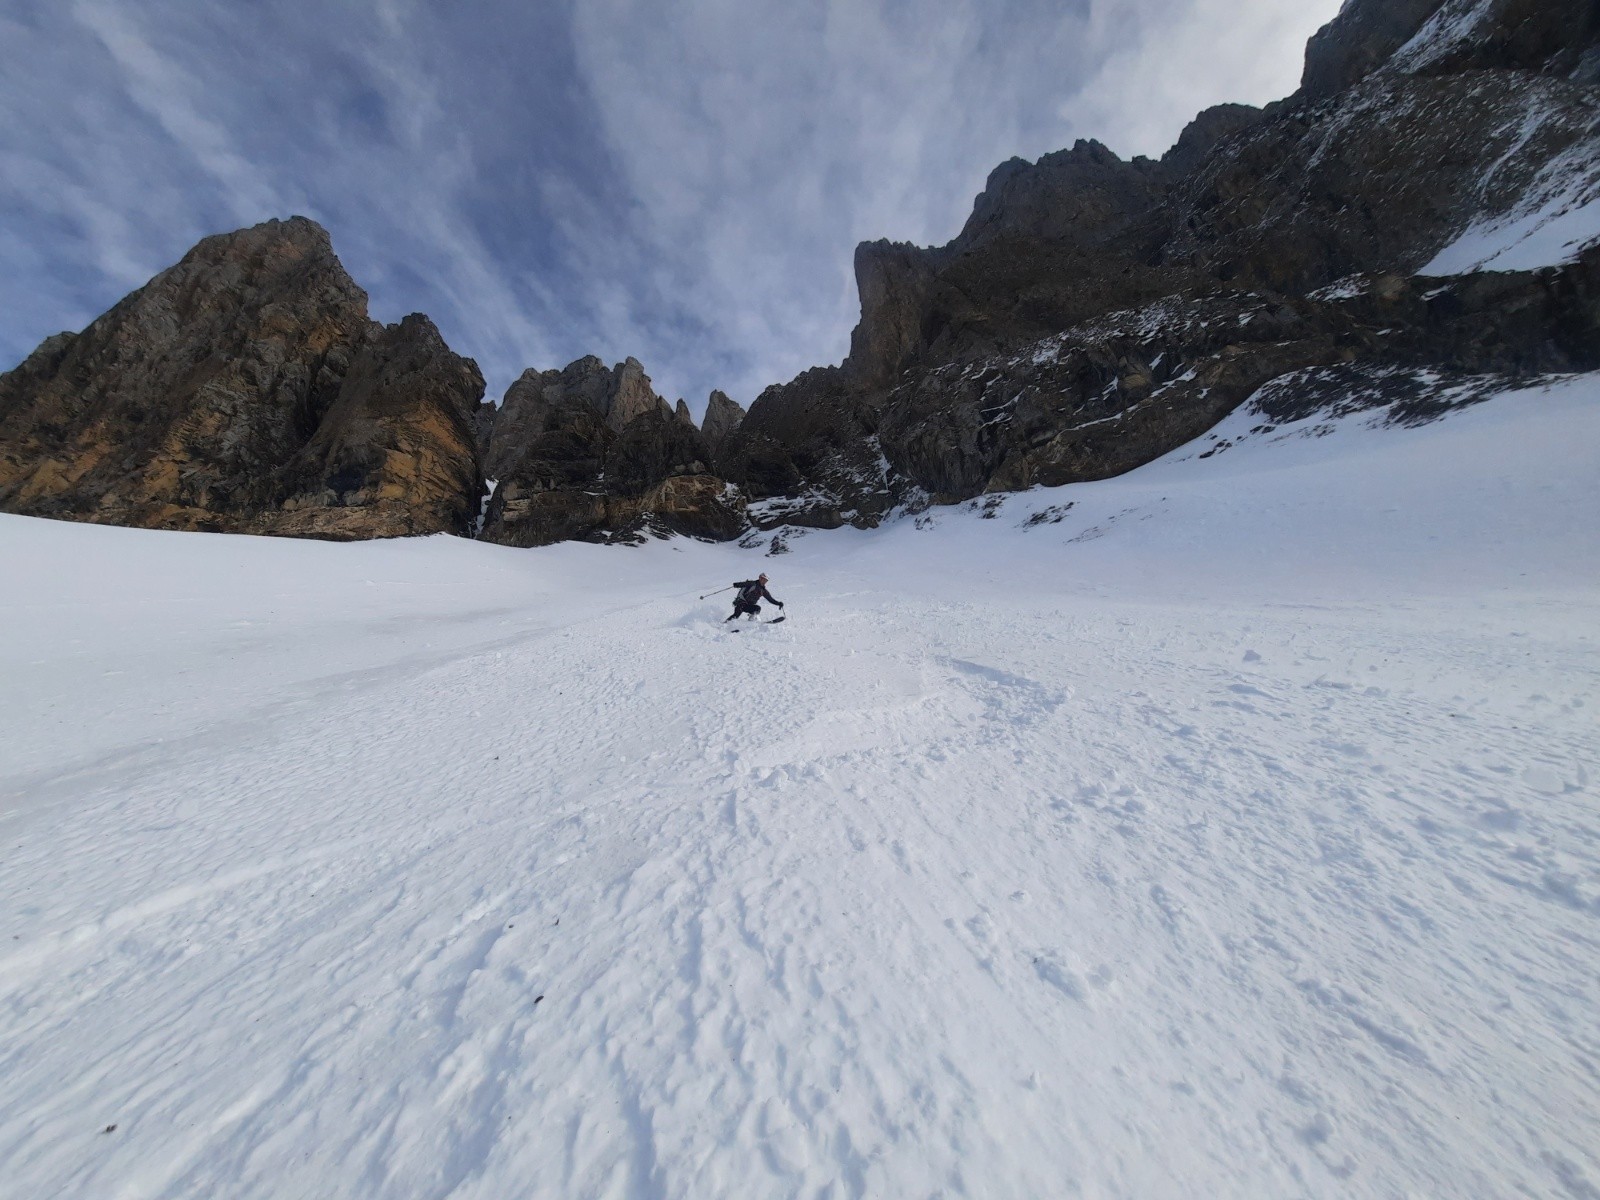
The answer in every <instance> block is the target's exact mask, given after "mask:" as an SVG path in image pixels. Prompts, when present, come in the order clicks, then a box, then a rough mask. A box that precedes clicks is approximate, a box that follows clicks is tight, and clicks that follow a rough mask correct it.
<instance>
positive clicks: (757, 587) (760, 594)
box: [722, 574, 783, 625]
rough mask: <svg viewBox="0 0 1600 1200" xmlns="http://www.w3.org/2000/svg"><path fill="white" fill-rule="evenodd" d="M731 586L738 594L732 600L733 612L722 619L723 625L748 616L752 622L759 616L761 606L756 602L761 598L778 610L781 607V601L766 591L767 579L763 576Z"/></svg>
mask: <svg viewBox="0 0 1600 1200" xmlns="http://www.w3.org/2000/svg"><path fill="white" fill-rule="evenodd" d="M733 586H734V587H736V588H738V589H739V594H738V595H737V596H735V597H734V598H733V612H732V613H731V614H730V615H729V616H726V617H724V618H723V619H722V623H723V624H724V625H726V624H727V623H728V622H729V621H731V620H733V618H734V617H738V616H744V615H748V616H749V617H750V619H751V620H754V619H755V618H756V617H758V616H760V615H761V605H759V604H757V603H756V601H758V600H761V599H763V598H764V599H766V600H770V601H771V602H772V603H773V604H776V605H777V606H778V607H779V608H782V607H783V601H782V600H779V599H778V598H777V597H776V596H774V595H773V594H772V593H771V592H769V591H767V577H766V575H764V574H763V575H758V576H757V577H756V578H754V579H746V580H744V581H742V582H740V583H736V584H734V585H733Z"/></svg>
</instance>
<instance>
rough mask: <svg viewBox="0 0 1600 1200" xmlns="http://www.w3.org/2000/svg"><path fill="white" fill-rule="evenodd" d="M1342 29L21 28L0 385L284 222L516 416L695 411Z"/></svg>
mask: <svg viewBox="0 0 1600 1200" xmlns="http://www.w3.org/2000/svg"><path fill="white" fill-rule="evenodd" d="M1338 7H1339V0H581V2H578V0H454V2H453V3H449V4H445V3H442V2H440V0H432V2H431V3H429V2H426V0H252V2H251V3H208V4H197V3H195V2H194V0H0V104H3V111H4V113H5V120H4V121H0V369H6V368H9V367H10V366H12V365H14V364H15V363H17V362H19V361H21V359H22V358H23V357H25V356H26V355H27V354H28V352H29V351H31V350H32V349H33V347H34V346H35V345H37V344H38V343H39V342H40V341H41V340H43V339H44V338H45V337H46V336H48V335H50V334H52V333H55V332H57V331H59V330H62V329H72V330H76V329H81V328H83V327H84V326H85V325H87V324H88V323H89V322H90V321H91V320H93V319H94V318H95V317H96V316H98V315H99V314H100V313H101V312H103V311H105V310H106V309H107V308H109V307H110V306H111V305H112V304H114V303H115V302H116V301H117V300H119V299H120V298H121V297H122V296H124V295H126V294H127V293H128V292H130V291H132V290H133V289H135V288H137V287H139V286H140V285H142V284H143V283H144V282H145V281H146V280H148V279H149V278H150V277H151V276H152V275H154V274H156V273H157V272H158V271H160V270H162V269H163V268H165V267H167V266H170V265H171V264H172V263H174V262H176V261H177V260H178V259H179V258H181V257H182V256H183V254H184V252H185V251H187V250H188V249H189V247H190V246H192V245H193V244H194V243H195V242H196V241H198V240H199V239H200V238H202V237H204V236H206V235H208V234H211V233H217V232H221V231H224V230H228V229H235V228H240V227H243V226H247V225H253V224H255V223H257V222H259V221H262V220H265V219H267V218H269V217H285V216H289V215H291V214H295V213H299V214H304V215H306V216H309V217H313V218H315V219H316V220H318V221H320V222H321V223H322V224H323V225H325V226H326V227H327V228H328V229H329V231H330V232H331V234H332V237H333V244H334V249H335V250H336V251H337V252H338V253H339V256H340V258H341V259H342V260H343V262H344V264H345V266H346V268H347V269H348V270H349V271H350V274H351V275H352V276H353V277H354V279H355V280H356V282H357V283H359V284H360V285H361V286H362V287H364V288H365V289H366V290H367V292H368V294H369V296H370V297H371V312H372V315H373V316H374V317H375V318H377V319H379V320H383V321H395V320H398V319H399V318H400V317H402V316H403V315H405V314H406V313H408V312H414V311H420V312H425V313H427V314H428V315H429V316H430V317H432V318H433V319H434V321H435V322H436V323H437V324H438V325H439V327H440V329H441V330H442V331H443V333H444V335H445V337H446V339H447V340H448V341H449V343H450V345H451V347H452V348H453V349H455V350H456V351H458V352H460V353H462V354H466V355H469V356H471V357H473V358H475V359H476V360H477V361H478V363H479V366H480V367H481V368H482V369H483V372H484V375H485V377H486V379H487V382H488V394H489V396H490V397H491V398H498V397H499V396H500V395H501V394H503V393H504V391H505V389H506V387H507V386H508V385H509V384H510V383H511V381H512V380H513V379H515V378H516V377H517V375H518V374H520V373H521V371H522V370H523V369H524V368H527V367H536V368H539V369H541V370H543V369H548V368H551V367H560V366H563V365H565V364H566V363H568V362H570V361H572V360H573V359H575V358H578V357H580V356H582V355H585V354H596V355H599V356H600V357H601V358H603V359H605V360H607V361H608V362H615V361H619V360H621V359H622V358H624V357H627V356H629V355H631V356H633V357H635V358H637V359H639V360H640V361H641V362H642V363H643V364H644V366H645V369H646V371H647V372H648V373H649V374H650V376H651V377H652V379H653V380H654V382H655V385H656V389H657V391H659V392H661V393H662V394H663V395H665V396H666V397H667V398H668V399H669V400H673V399H676V398H678V397H680V396H681V397H684V398H685V399H687V400H688V402H689V405H690V408H691V409H692V410H693V411H694V412H695V413H696V414H697V415H698V414H699V413H700V412H701V411H703V409H704V407H705V402H706V397H707V394H708V393H709V391H710V390H711V389H712V388H721V389H722V390H724V391H726V392H727V393H729V395H731V396H732V397H733V398H734V399H735V400H737V401H739V402H740V403H742V404H744V405H746V406H748V405H749V404H750V402H751V401H752V400H753V399H754V398H755V397H756V395H757V394H758V393H759V392H760V391H761V389H762V388H763V387H765V386H767V385H768V384H771V383H778V382H783V381H786V380H788V379H790V378H792V377H793V376H795V375H796V374H798V373H799V372H800V371H802V370H804V369H806V368H807V367H811V366H816V365H819V364H824V363H834V362H838V361H839V360H840V359H841V358H842V357H843V356H844V354H845V352H846V351H847V350H848V348H849V334H850V329H851V327H852V326H853V325H854V324H855V321H856V318H857V316H858V315H859V306H858V303H857V298H856V291H855V281H854V277H853V274H852V266H851V264H852V253H853V250H854V248H855V245H856V244H857V243H858V242H861V241H866V240H872V239H876V238H890V239H893V240H897V241H911V242H916V243H918V244H923V245H928V244H939V243H943V242H945V241H948V240H949V239H950V238H952V237H954V236H955V234H956V233H957V232H958V231H959V230H960V228H961V225H962V223H963V222H964V221H965V219H966V217H967V214H968V213H969V212H970V211H971V207H972V201H973V198H974V196H975V195H976V194H977V193H978V192H979V191H981V190H982V187H983V184H984V180H985V178H986V177H987V175H988V173H989V171H990V170H991V169H992V168H993V167H994V166H996V165H997V164H999V163H1000V162H1003V161H1004V160H1006V159H1008V158H1011V157H1013V156H1021V157H1024V158H1028V159H1036V158H1038V157H1039V156H1040V155H1042V154H1046V153H1048V152H1050V151H1052V150H1057V149H1060V148H1062V147H1064V146H1067V145H1070V144H1071V143H1072V142H1073V141H1074V140H1076V139H1077V138H1080V137H1092V138H1097V139H1098V140H1100V141H1102V142H1104V143H1105V144H1106V145H1108V146H1110V147H1111V149H1113V150H1114V151H1116V152H1117V153H1119V154H1121V155H1123V156H1124V157H1129V156H1132V155H1134V154H1148V155H1152V156H1154V155H1159V154H1160V153H1161V152H1162V151H1163V150H1165V149H1166V148H1167V146H1169V145H1170V144H1171V143H1172V142H1173V141H1174V140H1176V138H1177V136H1178V133H1179V132H1180V131H1181V130H1182V128H1183V126H1184V125H1185V124H1186V123H1187V122H1188V120H1189V119H1190V118H1191V117H1192V116H1193V115H1194V114H1195V113H1196V112H1197V111H1198V110H1199V109H1201V108H1204V107H1206V106H1208V105H1211V104H1216V103H1220V102H1223V101H1242V102H1247V103H1255V104H1262V103H1266V102H1268V101H1270V100H1274V99H1277V98H1279V97H1281V96H1284V95H1287V94H1288V93H1289V92H1291V91H1293V90H1294V88H1295V86H1296V85H1297V84H1298V82H1299V75H1300V67H1301V62H1302V58H1303V51H1304V44H1305V41H1306V39H1307V37H1309V36H1310V34H1311V33H1312V32H1314V31H1315V30H1316V29H1317V28H1318V27H1319V26H1320V25H1321V24H1323V23H1324V22H1326V21H1327V20H1329V19H1330V18H1331V17H1332V16H1333V14H1334V13H1335V12H1336V11H1337V9H1338Z"/></svg>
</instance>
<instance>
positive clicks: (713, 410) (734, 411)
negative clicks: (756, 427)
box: [700, 391, 744, 446]
mask: <svg viewBox="0 0 1600 1200" xmlns="http://www.w3.org/2000/svg"><path fill="white" fill-rule="evenodd" d="M743 422H744V409H743V408H741V407H740V406H739V405H738V404H737V403H735V402H734V401H732V400H730V399H728V397H727V395H726V394H725V393H723V392H720V391H713V392H712V393H711V399H710V400H708V401H707V402H706V419H705V420H704V421H702V422H701V423H700V431H701V432H702V433H704V434H705V437H706V441H708V442H710V443H711V444H712V445H713V446H715V445H717V444H718V443H720V442H722V441H724V440H726V439H727V438H728V437H729V436H730V435H731V434H734V433H736V432H738V429H739V426H740V425H741V424H742V423H743Z"/></svg>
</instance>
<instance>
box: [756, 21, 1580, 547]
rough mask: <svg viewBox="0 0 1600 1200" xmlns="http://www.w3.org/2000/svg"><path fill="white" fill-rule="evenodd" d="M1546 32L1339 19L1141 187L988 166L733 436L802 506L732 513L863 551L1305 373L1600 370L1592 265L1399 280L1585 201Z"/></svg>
mask: <svg viewBox="0 0 1600 1200" xmlns="http://www.w3.org/2000/svg"><path fill="white" fill-rule="evenodd" d="M1558 7H1559V6H1552V5H1539V4H1534V3H1524V2H1521V0H1448V2H1446V3H1440V2H1439V0H1418V2H1415V3H1400V4H1390V3H1385V2H1379V0H1354V2H1352V3H1350V4H1347V5H1346V6H1345V8H1344V9H1343V11H1342V12H1341V13H1340V15H1339V17H1338V18H1337V19H1336V20H1335V21H1334V22H1332V23H1331V24H1330V25H1329V26H1328V27H1326V28H1325V29H1324V30H1323V31H1322V32H1321V33H1319V34H1318V35H1317V37H1316V38H1314V39H1313V40H1312V42H1311V45H1310V46H1309V47H1308V51H1307V61H1306V71H1305V80H1304V83H1303V86H1302V88H1301V90H1300V91H1299V92H1298V93H1297V94H1296V95H1295V96H1292V97H1290V98H1289V99H1288V100H1286V101H1282V102H1280V103H1278V104H1275V105H1272V106H1269V107H1268V108H1267V109H1266V110H1255V109H1250V108H1247V107H1245V106H1238V105H1233V106H1226V107H1224V108H1221V109H1213V110H1210V111H1208V112H1206V113H1202V114H1201V115H1200V117H1199V118H1197V119H1196V121H1195V122H1194V123H1193V124H1191V125H1190V127H1189V128H1188V129H1187V130H1186V131H1185V132H1184V134H1183V136H1182V137H1181V138H1180V139H1179V141H1178V143H1177V144H1176V145H1175V146H1174V147H1173V148H1172V150H1171V151H1169V152H1168V153H1167V154H1166V155H1165V156H1163V158H1162V159H1160V160H1159V161H1156V160H1149V159H1134V160H1132V161H1130V162H1125V161H1123V160H1121V159H1119V158H1118V157H1117V156H1116V155H1114V154H1113V153H1111V151H1109V150H1108V149H1107V148H1105V147H1104V146H1101V145H1099V144H1098V143H1095V142H1080V143H1078V144H1077V145H1076V146H1074V147H1072V148H1071V149H1069V150H1066V151H1062V152H1059V153H1057V154H1051V155H1046V156H1045V157H1044V158H1042V159H1040V160H1039V162H1037V163H1031V164H1030V163H1026V162H1023V161H1021V160H1012V161H1011V162H1008V163H1005V164H1002V165H1001V166H1000V167H998V168H996V170H995V171H994V172H993V173H992V174H991V175H990V177H989V180H988V183H987V185H986V187H985V189H984V191H983V193H982V194H980V195H979V197H978V198H977V200H976V201H975V203H974V206H973V212H972V216H971V217H970V219H969V220H968V221H967V223H966V225H965V227H964V228H963V229H962V231H961V233H960V234H958V235H957V237H956V238H955V239H954V240H953V241H952V242H950V243H949V244H948V245H945V246H942V247H935V248H932V249H922V248H918V247H914V246H908V245H900V244H892V243H886V242H878V243H867V244H865V245H863V246H861V247H860V248H859V249H858V251H857V254H856V274H857V280H858V285H859V289H860V293H861V301H862V304H861V321H860V323H859V324H858V326H857V327H856V330H855V333H854V335H853V336H852V340H851V350H850V354H849V356H848V357H847V358H846V359H845V361H844V363H842V364H841V365H840V366H839V367H836V368H824V369H820V370H814V371H810V372H807V373H805V374H803V375H801V376H800V377H798V378H797V379H795V380H794V381H792V382H791V383H788V384H784V385H779V386H776V387H773V388H769V389H767V391H766V392H764V393H763V394H762V395H761V397H760V398H758V399H757V401H756V403H755V404H754V405H753V406H752V408H751V411H750V414H749V417H748V418H747V420H746V422H745V426H744V428H745V430H746V432H747V435H750V436H753V435H760V436H763V437H765V438H766V439H768V442H769V445H770V446H771V448H772V452H773V456H775V457H780V458H786V459H787V460H788V462H790V463H792V464H793V465H794V466H795V468H796V469H797V471H798V472H799V474H800V475H801V476H802V477H803V479H804V485H803V486H802V487H798V488H790V489H788V490H787V491H785V492H784V493H782V494H781V495H773V496H771V497H770V498H768V502H767V503H763V504H761V505H759V506H758V509H757V511H758V512H759V513H761V514H762V516H763V519H764V520H768V519H770V520H772V521H781V522H785V523H793V524H818V525H828V524H834V523H838V522H840V521H851V522H853V523H856V524H871V523H873V522H875V521H876V520H878V519H880V518H881V517H882V515H883V514H884V513H885V512H887V511H890V510H891V509H893V508H895V507H897V506H901V505H910V506H912V507H915V506H918V505H920V504H925V503H929V502H937V503H950V502H955V501H959V500H962V499H966V498H969V497H972V496H976V495H979V494H981V493H984V492H994V491H1005V490H1011V489H1015V488H1022V487H1028V486H1031V485H1034V484H1059V483H1067V482H1072V481H1075V480H1083V479H1094V478H1101V477H1104V476H1106V475H1111V474H1116V473H1119V472H1121V471H1125V470H1128V469H1131V468H1132V467H1135V466H1138V465H1140V464H1141V463H1143V462H1147V461H1149V460H1150V459H1153V458H1155V457H1158V456H1159V455H1160V454H1162V453H1165V452H1166V451H1167V450H1170V449H1172V448H1173V447H1174V446H1176V445H1179V444H1181V443H1182V442H1184V441H1187V440H1189V439H1190V438H1192V437H1195V436H1197V435H1198V434H1200V433H1202V432H1204V431H1205V430H1206V429H1207V428H1209V427H1210V426H1211V425H1212V424H1214V423H1215V422H1216V421H1217V420H1218V419H1220V417H1221V416H1223V415H1225V414H1226V413H1227V412H1229V411H1231V410H1232V409H1233V408H1234V407H1236V406H1237V405H1238V404H1239V403H1241V402H1242V401H1243V400H1245V399H1246V398H1247V397H1249V396H1250V395H1252V394H1253V393H1254V392H1256V391H1257V390H1258V389H1260V388H1262V387H1263V386H1265V385H1266V384H1268V383H1269V382H1270V381H1272V380H1274V379H1279V378H1283V377H1285V376H1289V375H1291V374H1292V373H1295V372H1301V371H1305V370H1307V369H1309V368H1314V367H1330V368H1332V367H1336V366H1341V367H1351V368H1355V367H1359V368H1361V369H1370V370H1373V371H1379V372H1382V371H1387V370H1389V369H1390V368H1395V369H1398V368H1402V367H1406V368H1410V367H1415V368H1422V367H1432V368H1438V369H1439V370H1441V371H1444V372H1447V373H1449V372H1455V373H1463V372H1465V373H1472V372H1491V373H1500V374H1503V375H1508V376H1513V377H1522V376H1526V375H1528V374H1532V373H1538V372H1544V371H1563V370H1578V369H1592V368H1593V367H1595V366H1600V351H1597V347H1600V336H1597V335H1600V309H1597V307H1596V294H1595V281H1596V276H1595V272H1596V269H1597V264H1596V253H1597V251H1595V250H1594V249H1593V248H1591V249H1590V250H1589V251H1588V252H1586V253H1583V254H1576V253H1574V254H1573V255H1571V256H1569V261H1567V262H1565V263H1564V264H1563V265H1559V266H1556V267H1553V268H1549V269H1542V270H1530V271H1521V272H1516V271H1509V272H1508V271H1495V272H1493V273H1479V272H1472V271H1468V272H1467V273H1465V274H1461V275H1459V276H1455V277H1450V278H1433V279H1423V278H1419V274H1420V273H1421V272H1423V271H1424V270H1425V269H1427V268H1429V267H1430V264H1431V263H1432V262H1433V261H1434V260H1436V259H1438V258H1440V256H1441V251H1443V250H1444V249H1445V248H1446V247H1448V246H1450V245H1451V244H1452V242H1455V241H1458V240H1460V239H1463V237H1464V235H1466V234H1468V233H1469V232H1470V231H1471V230H1473V229H1474V228H1481V229H1489V230H1496V229H1498V230H1501V231H1502V232H1503V231H1504V230H1505V229H1508V228H1510V227H1512V226H1513V225H1514V224H1515V222H1517V221H1519V220H1523V221H1534V220H1535V219H1538V220H1542V219H1544V218H1545V217H1546V216H1548V215H1549V214H1555V213H1570V212H1573V211H1577V210H1578V209H1580V208H1581V207H1582V205H1584V204H1585V203H1589V202H1591V201H1592V200H1593V199H1594V198H1595V197H1596V196H1597V195H1600V89H1597V88H1596V86H1595V81H1594V77H1595V70H1594V66H1595V57H1596V52H1595V49H1594V46H1595V41H1596V37H1597V34H1600V16H1597V13H1600V6H1596V5H1594V4H1585V5H1583V6H1581V7H1582V8H1583V12H1582V13H1580V14H1579V17H1578V19H1577V20H1576V21H1573V20H1571V19H1570V15H1563V14H1559V13H1557V12H1556V11H1555V10H1556V9H1557V8H1558ZM1541 205H1542V206H1543V207H1542V208H1541V207H1540V206H1541ZM1513 257H1514V256H1513ZM1495 265H1497V266H1498V265H1500V264H1499V263H1498V262H1497V263H1496V264H1495ZM745 482H749V483H753V481H745ZM752 494H753V498H755V499H763V498H764V497H763V496H762V495H761V491H760V488H759V485H757V486H753V487H752Z"/></svg>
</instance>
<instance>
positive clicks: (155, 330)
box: [0, 218, 483, 538]
mask: <svg viewBox="0 0 1600 1200" xmlns="http://www.w3.org/2000/svg"><path fill="white" fill-rule="evenodd" d="M366 305H367V298H366V294H365V293H364V292H363V291H362V290H361V289H360V288H358V287H357V286H356V285H355V284H354V283H353V282H352V281H351V279H350V277H349V276H348V275H347V274H346V273H345V271H344V268H343V267H342V266H341V265H340V263H339V260H338V258H337V257H336V256H335V255H334V253H333V249H332V246H331V245H330V244H329V240H328V235H327V233H326V232H325V231H324V230H323V229H322V228H321V227H320V226H318V225H316V224H315V223H314V222H311V221H308V220H305V219H304V218H292V219H290V220H287V221H268V222H266V223H265V224H262V225H258V226H255V227H254V228H252V229H246V230H241V231H239V232H237V233H231V234H224V235H219V236H217V237H211V238H207V239H205V240H204V241H202V242H201V243H200V244H199V245H198V246H196V247H195V248H194V249H193V250H192V251H190V253H189V254H187V255H186V256H185V257H184V259H183V260H182V261H181V262H180V263H178V264H177V265H176V266H174V267H172V268H171V269H169V270H167V271H164V272H162V273H161V274H160V275H158V276H156V278H154V279H153V280H151V281H150V283H148V284H147V285H145V286H144V287H143V288H141V289H139V290H138V291H137V292H135V293H133V294H132V295H130V296H128V297H127V298H126V299H124V300H123V301H122V302H120V303H119V304H118V305H117V306H116V307H114V308H113V309H111V310H110V311H109V312H107V313H106V314H105V315H104V316H102V317H100V318H99V319H98V320H96V321H95V322H94V323H93V324H91V325H90V326H89V327H88V328H87V329H85V330H84V331H83V332H82V333H79V334H64V335H59V336H57V337H54V338H51V339H49V340H48V341H46V342H45V344H44V345H43V346H41V347H40V348H39V350H38V351H36V352H35V353H34V354H33V355H32V356H30V357H29V358H28V360H27V361H26V362H24V363H23V364H22V365H21V366H19V367H18V368H17V369H16V370H14V371H11V372H9V373H7V374H5V375H3V376H0V508H3V509H5V510H7V511H10V512H20V513H29V514H34V515H39V516H52V517H64V518H70V519H76V520H88V521H99V522H106V523H114V524H124V525H138V526H146V527H152V528H168V529H206V530H218V531H232V532H252V533H290V534H304V535H310V536H319V537H333V538H357V537H381V536H391V535H396V534H402V533H432V532H438V531H442V530H455V531H460V530H463V529H465V528H466V523H467V521H468V519H469V513H470V511H471V509H472V506H473V503H474V495H475V493H476V491H477V489H478V487H479V480H480V474H479V471H478V463H477V454H476V449H475V445H474V439H473V437H472V435H471V430H470V412H471V406H472V405H473V404H475V403H476V401H477V399H478V396H479V395H481V393H482V389H483V383H482V379H481V378H480V377H479V375H478V372H477V368H476V366H474V365H473V364H472V363H471V361H470V360H467V359H463V358H460V357H459V356H457V355H455V354H453V353H451V351H450V350H449V348H448V347H447V346H445V344H444V342H443V341H442V339H440V338H439V336H438V333H437V331H436V330H434V329H433V326H432V324H431V323H429V322H428V321H427V319H426V318H421V317H411V318H407V319H406V321H404V322H402V323H401V324H400V325H398V326H391V327H389V328H387V329H385V328H383V327H380V326H379V325H377V324H376V323H375V322H373V321H371V320H369V319H368V317H367V311H366Z"/></svg>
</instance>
